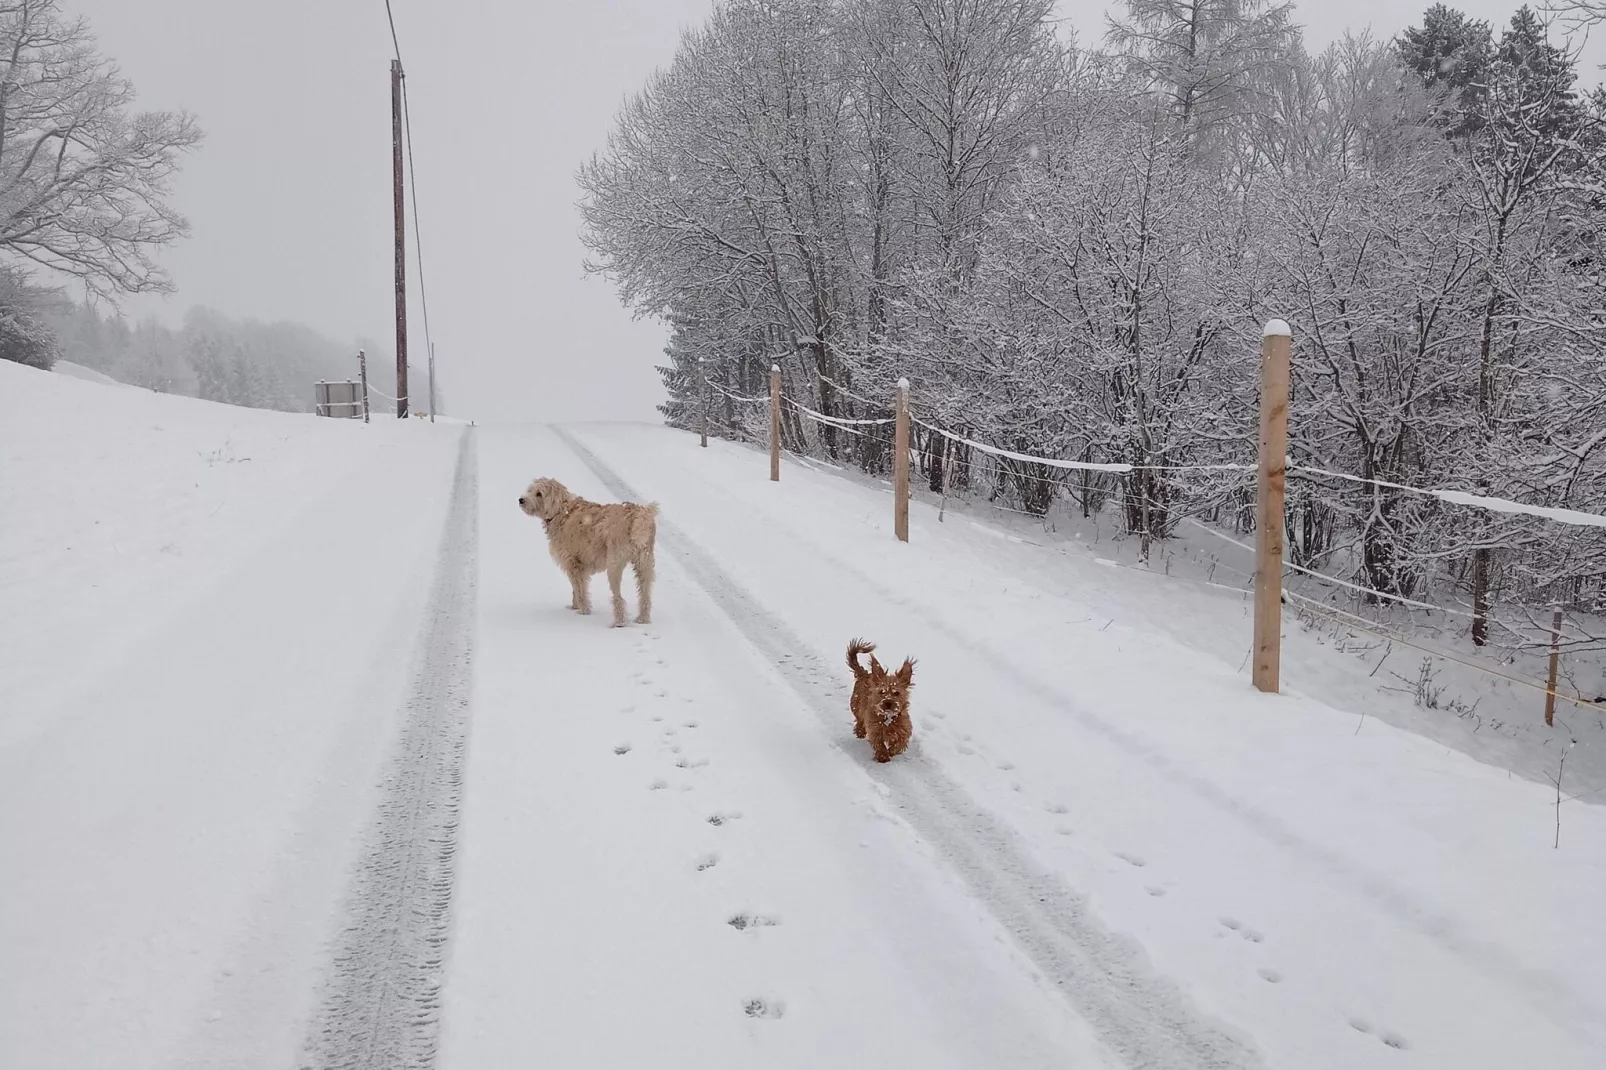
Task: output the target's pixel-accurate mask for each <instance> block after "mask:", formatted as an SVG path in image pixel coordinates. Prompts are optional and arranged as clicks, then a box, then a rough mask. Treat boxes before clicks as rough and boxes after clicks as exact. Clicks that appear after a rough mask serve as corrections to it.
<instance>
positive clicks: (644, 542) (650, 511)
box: [630, 502, 658, 553]
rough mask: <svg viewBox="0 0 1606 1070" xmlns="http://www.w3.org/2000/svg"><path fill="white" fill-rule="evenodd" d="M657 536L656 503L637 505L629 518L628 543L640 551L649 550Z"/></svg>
mask: <svg viewBox="0 0 1606 1070" xmlns="http://www.w3.org/2000/svg"><path fill="white" fill-rule="evenodd" d="M657 538H658V503H657V502H651V503H649V504H647V505H642V506H638V507H637V508H636V510H635V515H633V516H632V517H631V518H630V545H631V547H632V548H634V549H635V550H636V552H638V553H640V552H641V551H643V550H651V549H652V548H653V543H654V542H656V541H657Z"/></svg>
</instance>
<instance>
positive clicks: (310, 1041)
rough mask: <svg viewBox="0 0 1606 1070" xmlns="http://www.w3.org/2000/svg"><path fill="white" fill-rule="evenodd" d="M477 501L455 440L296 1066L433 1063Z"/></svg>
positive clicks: (470, 462) (465, 698)
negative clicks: (372, 808) (395, 701)
mask: <svg viewBox="0 0 1606 1070" xmlns="http://www.w3.org/2000/svg"><path fill="white" fill-rule="evenodd" d="M478 497H479V483H478V466H477V453H476V446H475V441H474V432H473V430H472V429H468V430H465V432H464V433H463V437H462V439H461V441H460V443H459V446H458V455H457V469H456V472H455V474H454V476H453V485H452V498H451V505H450V507H449V509H448V512H447V519H446V525H445V530H444V532H443V533H442V537H441V549H440V556H439V558H438V560H437V564H436V568H435V578H434V585H433V590H432V591H431V594H430V602H429V608H428V610H427V611H426V614H425V624H424V629H423V631H422V632H421V633H420V635H419V638H418V646H417V648H416V650H415V652H414V655H413V667H412V679H411V681H410V683H409V685H408V690H407V698H406V700H405V708H404V710H403V717H402V724H401V727H400V731H399V734H398V738H397V744H396V750H395V752H394V753H393V755H392V756H391V758H390V760H389V762H388V763H387V767H386V772H385V779H384V782H383V783H382V784H381V785H380V802H379V806H378V809H377V810H376V812H375V815H374V818H373V821H372V823H371V825H370V827H369V830H368V833H367V834H366V836H365V843H364V846H363V851H362V856H361V858H362V860H361V862H360V863H359V865H358V868H357V870H356V871H355V873H354V874H353V876H352V881H351V887H350V889H349V891H348V892H347V895H346V905H345V908H344V913H345V922H344V924H343V925H342V926H341V930H340V935H339V936H338V937H337V939H336V943H335V948H334V952H333V955H332V958H331V962H330V965H329V967H328V972H327V976H326V978H325V981H324V986H323V991H322V993H321V995H320V999H319V1002H318V1008H317V1010H316V1011H315V1013H314V1016H313V1020H312V1027H311V1029H310V1031H309V1034H308V1037H307V1039H306V1042H305V1043H304V1045H303V1047H302V1054H301V1057H300V1059H299V1060H298V1063H297V1065H298V1066H300V1067H303V1068H306V1070H336V1068H339V1070H353V1068H369V1067H371V1068H374V1070H406V1068H410V1067H416V1068H424V1067H429V1066H431V1065H433V1064H434V1061H435V1051H436V1045H437V1038H438V1035H439V1026H440V990H441V982H442V977H443V974H444V971H445V954H446V940H447V934H448V925H449V910H450V907H451V901H452V880H453V876H454V870H453V856H454V855H455V854H456V850H457V824H458V804H459V800H460V799H461V797H462V787H463V758H464V752H465V749H466V746H467V742H468V716H469V690H470V685H471V681H472V676H471V673H470V664H471V658H472V654H473V635H474V622H475V584H476V582H477V578H478V561H479V553H478V550H479V531H478V522H479V505H478Z"/></svg>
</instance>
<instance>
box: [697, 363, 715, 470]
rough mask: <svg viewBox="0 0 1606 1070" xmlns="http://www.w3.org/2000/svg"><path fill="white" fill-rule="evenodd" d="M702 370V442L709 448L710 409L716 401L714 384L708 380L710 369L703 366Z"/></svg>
mask: <svg viewBox="0 0 1606 1070" xmlns="http://www.w3.org/2000/svg"><path fill="white" fill-rule="evenodd" d="M699 367H701V365H699ZM702 372H703V433H702V443H701V444H702V447H703V449H705V450H706V449H707V448H708V410H709V408H710V407H711V406H712V405H713V401H714V384H712V383H710V382H709V381H708V369H707V368H702Z"/></svg>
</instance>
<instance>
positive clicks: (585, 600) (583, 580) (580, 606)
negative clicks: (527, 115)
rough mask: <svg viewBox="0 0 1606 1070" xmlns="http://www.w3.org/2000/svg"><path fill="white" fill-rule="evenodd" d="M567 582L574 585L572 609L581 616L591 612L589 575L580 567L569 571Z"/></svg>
mask: <svg viewBox="0 0 1606 1070" xmlns="http://www.w3.org/2000/svg"><path fill="white" fill-rule="evenodd" d="M569 583H570V584H571V585H572V586H573V587H574V609H575V612H577V613H579V614H580V615H581V616H588V615H590V613H591V577H590V576H588V575H586V573H585V572H584V571H583V570H581V569H575V570H574V571H573V572H571V573H569Z"/></svg>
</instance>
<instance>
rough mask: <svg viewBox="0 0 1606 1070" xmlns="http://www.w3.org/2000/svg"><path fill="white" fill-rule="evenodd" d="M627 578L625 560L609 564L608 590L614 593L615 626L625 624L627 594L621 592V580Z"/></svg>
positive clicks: (618, 626) (621, 626) (620, 626)
mask: <svg viewBox="0 0 1606 1070" xmlns="http://www.w3.org/2000/svg"><path fill="white" fill-rule="evenodd" d="M624 578H625V566H624V562H622V561H621V562H620V563H619V564H617V565H609V566H608V590H609V591H611V592H612V593H613V626H614V627H615V628H623V627H624V626H625V596H624V595H622V594H620V593H619V582H620V581H621V580H623V579H624Z"/></svg>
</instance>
